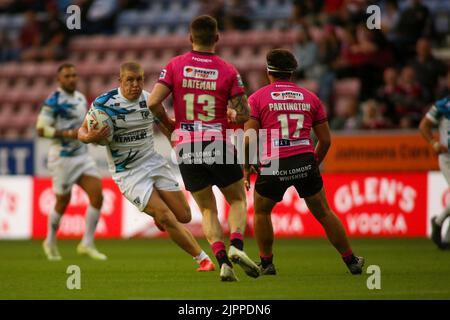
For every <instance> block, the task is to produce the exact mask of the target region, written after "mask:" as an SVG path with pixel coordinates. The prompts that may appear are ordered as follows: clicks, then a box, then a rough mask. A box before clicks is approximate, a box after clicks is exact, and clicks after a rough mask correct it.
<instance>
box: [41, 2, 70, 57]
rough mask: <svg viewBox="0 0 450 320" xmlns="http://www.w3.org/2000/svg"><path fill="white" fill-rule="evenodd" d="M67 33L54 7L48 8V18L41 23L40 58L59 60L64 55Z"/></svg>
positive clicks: (67, 38) (67, 39)
mask: <svg viewBox="0 0 450 320" xmlns="http://www.w3.org/2000/svg"><path fill="white" fill-rule="evenodd" d="M68 42H69V34H68V32H67V28H66V25H65V24H64V23H63V22H62V21H61V19H60V18H59V17H58V10H57V8H56V7H53V6H52V7H49V8H48V20H47V21H46V22H45V23H44V24H43V28H42V39H41V46H42V49H41V58H42V59H43V60H47V61H54V60H61V59H63V58H64V57H65V56H66V48H67V45H68Z"/></svg>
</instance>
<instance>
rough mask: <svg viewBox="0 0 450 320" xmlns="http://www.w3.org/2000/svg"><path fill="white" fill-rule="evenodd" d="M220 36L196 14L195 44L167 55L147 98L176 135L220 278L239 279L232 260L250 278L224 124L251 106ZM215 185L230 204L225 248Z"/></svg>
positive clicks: (243, 116)
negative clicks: (169, 107) (219, 47)
mask: <svg viewBox="0 0 450 320" xmlns="http://www.w3.org/2000/svg"><path fill="white" fill-rule="evenodd" d="M218 39H219V34H218V29H217V21H216V20H215V19H214V18H212V17H210V16H200V17H197V18H196V19H194V20H193V21H192V22H191V25H190V40H191V43H192V49H193V50H192V51H190V52H187V53H185V54H183V55H180V56H177V57H175V58H173V59H171V60H170V62H169V63H168V65H167V66H166V67H165V68H164V70H163V71H162V72H161V75H160V77H159V81H158V83H157V84H156V85H155V86H154V88H153V90H152V92H151V94H150V96H149V98H148V102H147V104H148V106H149V108H150V109H151V111H152V112H153V114H154V115H155V116H156V117H157V118H158V119H159V120H160V121H161V123H162V124H163V125H164V126H165V127H166V128H167V129H168V131H169V132H173V133H174V135H173V136H172V140H173V139H176V143H177V148H176V150H177V157H178V161H179V168H180V172H181V175H182V177H183V182H184V185H185V187H186V189H187V190H188V191H190V192H191V193H192V196H193V197H194V199H195V201H196V202H197V204H198V206H199V208H200V211H201V212H202V215H203V221H202V225H203V231H204V233H205V236H206V238H207V240H208V242H209V243H210V245H211V248H212V251H213V252H214V255H215V256H216V258H217V260H218V262H219V265H220V278H221V280H222V281H237V277H236V275H235V273H234V270H233V265H232V263H231V262H230V260H231V261H232V262H234V263H237V264H238V265H239V266H241V267H242V269H243V270H244V271H245V273H246V274H247V275H249V276H251V277H254V278H256V277H258V276H259V271H260V269H259V267H258V266H257V265H256V263H255V262H253V261H252V260H251V259H250V258H249V257H248V256H247V254H246V253H245V252H244V251H243V247H244V242H243V235H244V232H245V226H246V221H247V202H246V196H245V187H244V180H243V172H242V167H241V166H240V165H239V164H238V163H237V161H236V153H235V149H234V147H233V146H232V145H231V144H230V143H229V142H228V141H227V137H226V130H227V129H228V128H229V126H228V125H229V123H237V124H239V123H241V124H242V123H244V122H245V121H247V120H248V119H249V113H250V108H249V106H248V102H247V96H246V95H245V91H244V86H243V84H242V80H241V78H240V76H239V74H238V72H237V71H236V69H235V68H234V67H233V66H232V65H231V64H229V63H227V62H225V61H224V60H222V59H221V58H220V57H218V56H217V55H216V54H215V53H214V52H215V46H216V43H217V41H218ZM170 93H172V97H173V107H174V111H175V120H172V119H170V118H169V117H168V115H167V113H166V111H165V109H164V107H163V105H162V102H163V101H164V100H165V99H166V98H167V96H168V95H169V94H170ZM228 105H230V108H228ZM176 137H178V138H176ZM229 160H231V161H229ZM230 162H231V163H230ZM213 185H216V186H217V187H218V188H219V189H220V191H221V192H222V193H223V195H224V196H225V199H226V200H227V202H228V203H229V204H230V210H229V218H228V225H229V229H230V242H231V245H230V248H229V250H228V254H227V252H226V247H225V243H224V235H223V230H222V226H221V225H220V221H219V219H218V210H217V205H216V198H215V196H214V193H213V189H212V187H213Z"/></svg>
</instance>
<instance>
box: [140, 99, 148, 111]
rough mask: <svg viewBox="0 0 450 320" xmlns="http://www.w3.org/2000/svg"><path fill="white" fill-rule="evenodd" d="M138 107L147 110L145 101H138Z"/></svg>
mask: <svg viewBox="0 0 450 320" xmlns="http://www.w3.org/2000/svg"><path fill="white" fill-rule="evenodd" d="M139 107H141V109H144V108H145V109H146V108H147V102H145V101H139Z"/></svg>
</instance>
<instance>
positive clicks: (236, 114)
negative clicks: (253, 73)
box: [227, 94, 250, 124]
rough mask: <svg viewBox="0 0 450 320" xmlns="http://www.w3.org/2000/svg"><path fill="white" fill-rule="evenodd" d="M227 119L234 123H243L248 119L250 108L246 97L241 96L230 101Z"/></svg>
mask: <svg viewBox="0 0 450 320" xmlns="http://www.w3.org/2000/svg"><path fill="white" fill-rule="evenodd" d="M227 114H228V119H229V120H230V122H234V123H239V124H241V123H244V122H246V121H247V120H248V119H249V116H250V107H249V105H248V101H247V96H246V95H245V94H241V95H238V96H235V97H233V98H232V99H231V107H230V108H228V113H227Z"/></svg>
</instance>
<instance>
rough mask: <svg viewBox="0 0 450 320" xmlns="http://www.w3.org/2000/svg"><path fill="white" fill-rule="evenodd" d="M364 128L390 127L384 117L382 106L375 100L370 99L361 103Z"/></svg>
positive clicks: (362, 125)
mask: <svg viewBox="0 0 450 320" xmlns="http://www.w3.org/2000/svg"><path fill="white" fill-rule="evenodd" d="M361 109H362V120H361V127H362V129H372V130H373V129H386V128H389V127H390V124H389V123H388V121H387V120H386V119H385V118H384V117H383V114H382V108H381V106H380V104H378V103H377V102H376V101H375V100H373V99H370V100H367V101H365V102H363V104H362V105H361Z"/></svg>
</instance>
